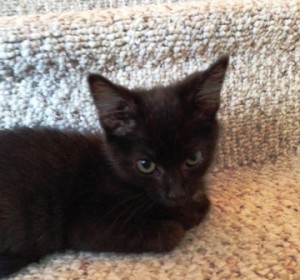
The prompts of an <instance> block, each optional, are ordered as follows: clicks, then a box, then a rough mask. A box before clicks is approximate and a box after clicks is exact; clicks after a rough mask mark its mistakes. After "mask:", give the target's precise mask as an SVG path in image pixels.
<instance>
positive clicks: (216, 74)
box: [194, 55, 229, 117]
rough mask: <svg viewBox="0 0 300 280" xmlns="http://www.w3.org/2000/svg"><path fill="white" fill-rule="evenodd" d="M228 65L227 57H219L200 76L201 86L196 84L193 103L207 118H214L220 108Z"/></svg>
mask: <svg viewBox="0 0 300 280" xmlns="http://www.w3.org/2000/svg"><path fill="white" fill-rule="evenodd" d="M228 64H229V56H227V55H224V56H221V57H220V58H219V59H217V61H216V62H214V63H213V64H212V65H211V66H210V67H209V68H208V69H207V70H205V71H204V72H202V74H201V77H200V80H201V84H200V86H199V84H198V88H197V90H196V95H195V96H194V102H195V103H196V105H197V107H198V108H199V109H200V110H201V112H202V113H203V114H204V115H207V116H208V117H214V116H215V115H216V113H217V111H218V109H219V107H220V93H221V89H222V85H223V82H224V79H225V74H226V70H227V67H228Z"/></svg>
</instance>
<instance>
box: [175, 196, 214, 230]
mask: <svg viewBox="0 0 300 280" xmlns="http://www.w3.org/2000/svg"><path fill="white" fill-rule="evenodd" d="M209 208H210V200H209V199H208V197H207V195H205V194H203V195H202V197H200V199H199V200H197V201H196V200H191V201H189V202H188V203H187V204H186V205H185V206H183V207H181V208H180V209H179V213H178V216H177V217H176V219H177V220H178V221H180V222H181V223H182V225H183V227H184V229H185V230H188V229H190V228H192V227H194V226H196V225H198V224H200V223H201V222H202V221H203V220H204V218H205V216H206V214H207V213H208V211H209Z"/></svg>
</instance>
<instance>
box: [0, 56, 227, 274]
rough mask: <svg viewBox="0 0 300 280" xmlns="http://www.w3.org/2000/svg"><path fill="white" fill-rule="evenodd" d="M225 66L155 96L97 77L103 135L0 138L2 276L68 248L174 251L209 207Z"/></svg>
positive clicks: (44, 132)
mask: <svg viewBox="0 0 300 280" xmlns="http://www.w3.org/2000/svg"><path fill="white" fill-rule="evenodd" d="M227 63H228V58H221V59H220V60H219V61H218V62H217V63H215V64H214V65H213V66H212V67H211V68H210V69H208V70H207V71H206V72H203V73H196V74H194V75H191V76H190V77H188V78H187V79H186V80H184V81H183V82H180V83H177V84H176V85H171V86H169V87H157V88H153V89H151V90H148V91H145V90H133V91H130V90H128V89H126V88H123V87H121V86H117V85H114V84H112V83H111V82H109V81H108V80H106V79H104V78H102V77H99V76H95V75H91V76H90V78H89V83H90V88H91V92H92V93H93V97H94V100H95V103H96V106H97V107H98V110H99V115H100V119H101V123H102V126H103V128H104V131H105V134H103V135H82V134H79V133H76V132H63V131H59V130H54V129H46V128H37V129H29V128H20V129H15V130H4V131H2V132H0V277H1V276H5V275H8V274H10V273H13V272H15V271H17V270H18V269H20V268H21V267H23V266H24V265H26V264H28V263H30V262H33V261H37V260H39V259H40V258H42V257H43V256H45V255H46V254H49V253H52V252H57V251H63V250H66V249H74V250H88V251H96V252H103V251H113V252H147V251H152V252H164V251H169V250H171V249H172V248H174V247H175V246H176V245H177V244H178V243H179V242H180V240H181V238H182V237H183V234H184V231H185V230H186V229H189V228H190V227H192V226H195V225H196V224H198V223H199V222H200V221H201V220H202V219H203V218H204V216H205V214H206V212H207V210H208V208H209V200H208V198H207V197H206V195H205V187H204V182H203V176H204V174H205V173H206V171H207V169H208V167H209V166H210V163H211V161H212V157H213V152H214V148H215V145H216V140H217V136H218V125H217V121H216V119H215V114H216V112H217V110H218V107H219V102H218V101H216V98H217V97H216V96H215V94H217V95H219V92H220V89H221V85H222V82H223V79H224V74H225V70H226V67H227ZM220 73H221V74H220ZM207 87H210V88H211V92H212V93H210V94H211V95H210V96H208V92H206V91H209V90H208V89H207ZM199 88H201V90H202V93H200V96H198V95H197V94H198V91H199ZM214 91H215V92H214ZM190 92H192V93H190ZM207 96H208V97H207ZM200 106H201V108H200V109H199V107H200ZM196 151H198V153H197V155H198V159H197V158H196V157H195V156H194V154H193V153H195V152H196ZM199 151H201V152H199ZM190 155H192V156H190ZM187 158H188V160H187ZM197 160H198V163H197ZM187 163H188V164H187ZM137 166H139V167H138V168H139V170H138V168H137ZM149 166H150V167H149ZM152 167H153V168H154V169H153V171H151V170H150V169H149V168H152ZM149 170H150V171H151V172H149ZM197 191H200V192H201V193H202V195H200V200H199V201H196V200H194V199H193V195H194V194H195V193H196V192H197Z"/></svg>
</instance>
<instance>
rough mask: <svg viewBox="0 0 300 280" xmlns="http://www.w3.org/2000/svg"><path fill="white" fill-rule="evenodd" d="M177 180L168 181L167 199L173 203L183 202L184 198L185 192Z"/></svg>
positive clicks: (170, 179)
mask: <svg viewBox="0 0 300 280" xmlns="http://www.w3.org/2000/svg"><path fill="white" fill-rule="evenodd" d="M178 181H179V180H175V179H173V178H169V179H168V187H169V188H168V192H167V195H166V196H167V198H168V199H171V200H175V201H180V200H184V199H185V198H186V192H185V190H184V188H183V186H182V183H181V182H180V181H179V182H178Z"/></svg>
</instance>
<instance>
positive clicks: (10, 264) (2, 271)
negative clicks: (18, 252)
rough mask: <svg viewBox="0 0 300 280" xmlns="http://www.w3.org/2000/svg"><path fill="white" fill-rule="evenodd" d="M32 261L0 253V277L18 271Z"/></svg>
mask: <svg viewBox="0 0 300 280" xmlns="http://www.w3.org/2000/svg"><path fill="white" fill-rule="evenodd" d="M33 261H34V260H29V259H25V258H22V257H18V256H13V255H0V278H3V277H5V276H8V275H10V274H13V273H15V272H18V271H19V270H20V269H22V268H23V267H25V266H26V265H28V264H30V263H31V262H33Z"/></svg>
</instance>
